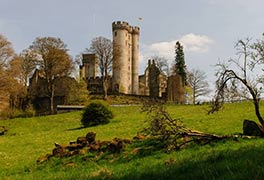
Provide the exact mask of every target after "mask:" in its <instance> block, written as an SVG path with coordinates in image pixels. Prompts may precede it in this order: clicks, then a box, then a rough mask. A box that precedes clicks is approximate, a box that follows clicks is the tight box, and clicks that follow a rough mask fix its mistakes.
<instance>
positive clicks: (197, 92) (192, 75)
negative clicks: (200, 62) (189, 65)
mask: <svg viewBox="0 0 264 180" xmlns="http://www.w3.org/2000/svg"><path fill="white" fill-rule="evenodd" d="M187 82H188V84H189V86H190V87H191V89H192V102H193V104H196V101H197V98H198V97H200V96H204V95H206V94H208V93H209V92H210V90H209V84H208V82H207V81H206V73H205V72H204V71H202V70H199V69H192V70H191V71H190V72H189V73H187Z"/></svg>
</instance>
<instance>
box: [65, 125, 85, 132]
mask: <svg viewBox="0 0 264 180" xmlns="http://www.w3.org/2000/svg"><path fill="white" fill-rule="evenodd" d="M85 128H87V127H85V126H80V127H77V128H72V129H67V130H66V131H76V130H81V129H85Z"/></svg>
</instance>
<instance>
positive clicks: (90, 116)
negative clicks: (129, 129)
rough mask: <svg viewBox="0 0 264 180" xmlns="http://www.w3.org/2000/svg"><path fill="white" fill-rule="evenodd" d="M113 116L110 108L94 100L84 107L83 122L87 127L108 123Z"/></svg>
mask: <svg viewBox="0 0 264 180" xmlns="http://www.w3.org/2000/svg"><path fill="white" fill-rule="evenodd" d="M112 118H113V113H112V112H111V111H110V109H109V108H108V107H107V106H106V105H104V104H103V103H101V102H92V103H90V104H89V105H88V106H86V107H85V108H84V112H83V114H82V119H81V123H82V124H83V126H85V127H89V126H96V125H99V124H107V123H109V121H110V119H112Z"/></svg>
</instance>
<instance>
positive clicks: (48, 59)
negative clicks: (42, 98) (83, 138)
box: [0, 35, 73, 114]
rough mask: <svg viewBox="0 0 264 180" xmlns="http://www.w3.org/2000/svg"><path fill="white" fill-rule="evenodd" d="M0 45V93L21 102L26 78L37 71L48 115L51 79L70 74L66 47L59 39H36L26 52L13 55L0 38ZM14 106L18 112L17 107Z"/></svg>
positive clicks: (70, 67) (70, 61) (70, 65)
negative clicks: (42, 81) (46, 101)
mask: <svg viewBox="0 0 264 180" xmlns="http://www.w3.org/2000/svg"><path fill="white" fill-rule="evenodd" d="M0 45H1V46H0V75H1V78H0V91H1V92H2V93H8V94H10V95H12V96H13V97H14V99H23V98H24V97H25V96H26V95H27V86H28V83H29V82H28V81H29V78H30V77H31V76H32V74H33V72H34V70H35V69H39V70H41V71H42V72H43V73H42V74H43V76H44V78H45V80H46V86H47V87H46V89H47V91H48V97H49V98H50V111H51V114H52V113H53V112H54V108H53V107H54V106H53V99H54V90H55V87H54V83H55V79H56V78H58V77H63V76H68V75H69V74H70V73H71V72H72V70H73V61H72V59H71V57H70V55H69V54H68V52H67V51H68V49H67V48H66V47H67V46H66V44H65V43H64V42H63V41H62V40H61V39H59V38H53V37H43V38H36V39H35V40H34V41H33V43H32V45H30V46H29V48H27V49H25V50H23V51H22V52H21V53H20V54H15V52H14V50H13V48H12V45H11V43H10V42H9V41H8V40H7V39H6V38H5V37H4V36H2V35H0ZM17 106H19V108H21V106H20V104H19V105H17Z"/></svg>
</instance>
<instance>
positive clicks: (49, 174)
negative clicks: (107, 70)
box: [0, 102, 264, 179]
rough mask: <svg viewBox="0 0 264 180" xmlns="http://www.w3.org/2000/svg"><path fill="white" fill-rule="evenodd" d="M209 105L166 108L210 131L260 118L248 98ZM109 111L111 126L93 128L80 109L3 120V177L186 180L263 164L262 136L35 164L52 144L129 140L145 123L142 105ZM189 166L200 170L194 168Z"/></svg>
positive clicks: (232, 130) (232, 129)
mask: <svg viewBox="0 0 264 180" xmlns="http://www.w3.org/2000/svg"><path fill="white" fill-rule="evenodd" d="M207 108H208V107H207V106H206V105H201V106H194V105H174V106H173V105H170V106H168V110H169V112H170V113H171V115H172V116H173V117H174V118H180V119H181V120H182V121H183V123H184V124H185V126H186V127H188V128H192V129H195V130H199V131H204V132H208V133H214V134H239V133H242V123H243V120H244V119H252V120H256V121H257V119H256V117H255V114H254V109H253V105H252V104H251V103H250V102H244V103H235V104H226V105H225V108H224V109H223V110H221V111H220V112H219V113H217V114H211V115H207V112H206V109H207ZM111 109H112V110H113V112H114V119H113V120H112V121H111V122H110V123H109V124H107V125H102V126H96V127H90V128H80V127H81V123H80V117H81V112H72V113H66V114H59V115H53V116H43V117H33V118H27V119H26V118H17V119H12V120H4V121H3V120H1V121H0V126H6V127H7V128H8V129H9V130H8V132H7V133H6V134H5V135H4V136H0V179H82V178H83V179H86V178H99V179H100V177H103V176H107V177H108V178H109V177H112V178H113V179H142V178H143V179H153V178H154V179H155V178H156V179H159V178H164V179H165V178H170V177H179V179H183V177H187V176H186V174H184V173H187V174H188V177H189V178H195V177H197V179H199V177H200V178H202V179H203V178H204V177H205V175H208V178H209V179H210V177H211V178H216V177H219V176H220V177H222V178H223V179H225V178H226V177H228V176H232V174H233V175H234V176H235V175H237V174H238V173H239V172H240V171H239V169H243V168H245V167H244V166H246V165H249V166H250V167H255V168H256V169H257V170H258V169H260V168H261V167H262V166H263V163H262V161H260V160H258V158H262V159H263V157H262V155H261V154H263V153H259V152H261V151H262V150H264V148H263V147H264V141H263V140H262V139H257V140H247V141H246V140H243V141H242V140H239V142H234V141H227V142H222V143H218V144H213V145H207V146H202V147H200V146H197V147H192V148H188V149H185V150H181V151H177V152H173V153H171V154H166V153H163V152H156V153H154V154H150V155H147V156H144V157H135V158H134V159H130V160H126V159H124V160H122V161H121V160H117V161H114V162H112V161H110V160H109V161H108V160H106V161H99V162H92V161H88V162H85V161H81V158H80V161H79V160H78V158H77V159H73V160H72V161H73V162H74V163H73V165H67V163H69V162H71V160H65V162H64V163H66V164H63V162H62V161H58V160H54V163H50V164H49V163H48V164H44V165H37V163H36V160H37V158H38V157H39V156H41V155H45V154H46V153H51V151H52V149H53V148H54V142H57V143H59V144H68V143H69V142H70V141H74V140H76V138H77V137H79V136H85V135H86V133H87V132H89V131H94V132H96V134H97V139H99V140H111V139H113V138H114V137H120V138H130V139H131V138H133V137H134V136H135V135H136V134H137V132H139V131H140V130H142V129H143V127H144V126H145V119H146V118H145V114H144V113H141V107H140V106H124V107H111ZM262 111H263V110H262ZM239 152H242V153H241V154H239ZM250 152H252V154H251V153H250ZM127 153H129V152H127ZM253 155H254V157H253ZM233 156H234V157H236V158H235V159H234V158H233ZM243 156H245V157H243ZM121 159H122V158H121ZM231 161H235V162H237V163H232V162H231ZM168 162H169V163H168ZM187 162H188V163H187ZM166 164H167V165H166ZM190 168H192V169H193V168H194V169H196V170H195V171H190V170H189V169H190ZM257 170H251V171H250V172H247V171H245V172H243V173H244V175H247V176H248V177H249V176H252V175H253V174H255V175H256V177H257V176H259V175H263V174H257V173H256V172H257ZM225 173H226V174H225ZM175 174H176V175H175ZM182 174H183V175H182ZM159 175H160V176H159Z"/></svg>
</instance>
